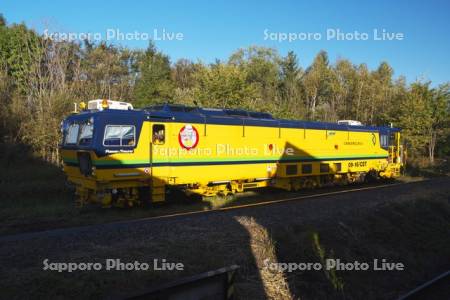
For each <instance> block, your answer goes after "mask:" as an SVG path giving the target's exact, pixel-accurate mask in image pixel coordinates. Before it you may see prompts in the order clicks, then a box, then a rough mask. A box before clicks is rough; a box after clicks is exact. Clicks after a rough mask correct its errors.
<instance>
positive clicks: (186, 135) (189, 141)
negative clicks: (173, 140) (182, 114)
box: [178, 124, 199, 150]
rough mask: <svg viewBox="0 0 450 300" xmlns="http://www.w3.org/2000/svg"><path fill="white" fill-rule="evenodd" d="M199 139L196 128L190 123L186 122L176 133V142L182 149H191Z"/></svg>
mask: <svg viewBox="0 0 450 300" xmlns="http://www.w3.org/2000/svg"><path fill="white" fill-rule="evenodd" d="M198 140H199V135H198V131H197V128H195V127H194V126H192V125H191V124H186V125H185V126H183V127H182V128H181V129H180V132H179V133H178V142H179V143H180V146H181V147H183V148H184V149H187V150H189V149H193V148H195V147H196V146H197V144H198Z"/></svg>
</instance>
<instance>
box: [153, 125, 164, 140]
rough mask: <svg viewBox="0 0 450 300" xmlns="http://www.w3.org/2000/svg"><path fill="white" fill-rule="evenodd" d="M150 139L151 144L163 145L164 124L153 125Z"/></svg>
mask: <svg viewBox="0 0 450 300" xmlns="http://www.w3.org/2000/svg"><path fill="white" fill-rule="evenodd" d="M152 141H153V144H156V145H163V144H164V142H165V141H166V131H165V128H164V125H153V130H152Z"/></svg>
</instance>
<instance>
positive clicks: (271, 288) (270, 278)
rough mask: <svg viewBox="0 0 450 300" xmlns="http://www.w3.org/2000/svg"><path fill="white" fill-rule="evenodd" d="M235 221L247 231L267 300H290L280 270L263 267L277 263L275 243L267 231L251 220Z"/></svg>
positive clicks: (243, 218) (286, 284)
mask: <svg viewBox="0 0 450 300" xmlns="http://www.w3.org/2000/svg"><path fill="white" fill-rule="evenodd" d="M237 221H238V222H239V223H240V224H241V225H242V226H243V227H244V228H245V229H246V230H247V231H248V234H249V236H250V248H251V251H252V254H253V257H254V259H255V262H256V267H257V268H258V270H259V275H260V278H261V281H262V284H263V286H264V291H265V294H266V296H267V297H268V298H269V299H285V300H290V299H292V296H291V292H290V290H289V285H288V283H287V279H286V276H285V275H284V273H283V272H282V271H280V270H272V269H270V268H266V267H265V266H266V265H265V263H269V264H272V263H278V259H277V255H276V249H275V243H274V241H273V240H272V239H271V237H270V236H269V233H268V232H267V229H266V228H264V227H263V226H261V225H259V224H258V223H257V222H256V221H255V219H253V218H247V217H239V218H237Z"/></svg>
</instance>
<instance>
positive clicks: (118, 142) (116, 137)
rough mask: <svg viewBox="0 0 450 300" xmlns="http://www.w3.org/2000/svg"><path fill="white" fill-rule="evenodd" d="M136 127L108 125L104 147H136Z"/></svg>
mask: <svg viewBox="0 0 450 300" xmlns="http://www.w3.org/2000/svg"><path fill="white" fill-rule="evenodd" d="M135 136H136V127H134V126H132V125H107V126H106V128H105V137H104V139H103V145H104V146H134V145H135V144H136V141H135Z"/></svg>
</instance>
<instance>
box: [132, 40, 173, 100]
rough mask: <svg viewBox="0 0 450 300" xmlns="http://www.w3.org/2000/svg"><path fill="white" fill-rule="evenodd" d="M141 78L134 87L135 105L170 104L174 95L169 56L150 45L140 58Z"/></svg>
mask: <svg viewBox="0 0 450 300" xmlns="http://www.w3.org/2000/svg"><path fill="white" fill-rule="evenodd" d="M138 66H139V77H138V79H137V81H136V85H135V86H134V99H133V103H134V104H135V105H136V106H138V107H143V106H147V105H150V104H154V103H160V102H170V101H171V100H172V98H173V95H174V84H173V81H172V79H171V76H170V75H171V69H170V61H169V57H168V56H167V55H164V54H162V53H161V52H158V51H157V50H156V47H155V46H154V45H153V44H150V45H149V47H148V49H147V51H145V53H143V54H142V55H140V57H139V58H138Z"/></svg>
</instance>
